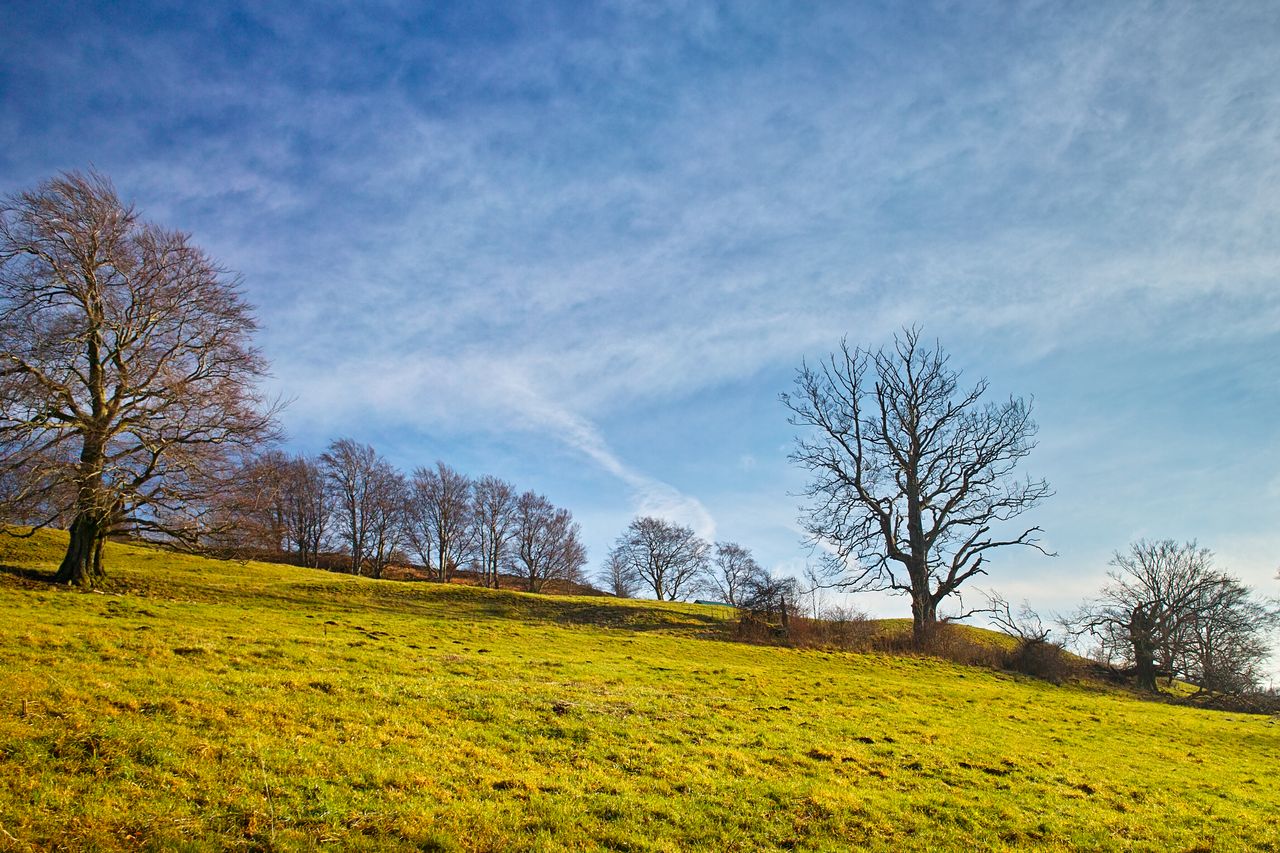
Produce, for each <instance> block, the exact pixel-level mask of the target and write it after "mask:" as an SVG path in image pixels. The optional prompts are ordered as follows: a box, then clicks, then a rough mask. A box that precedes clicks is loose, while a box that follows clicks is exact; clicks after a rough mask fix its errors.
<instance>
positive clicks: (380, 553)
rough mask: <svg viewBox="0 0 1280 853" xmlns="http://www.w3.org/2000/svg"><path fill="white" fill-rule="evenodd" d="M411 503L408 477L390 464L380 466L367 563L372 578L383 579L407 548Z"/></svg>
mask: <svg viewBox="0 0 1280 853" xmlns="http://www.w3.org/2000/svg"><path fill="white" fill-rule="evenodd" d="M408 502H409V486H408V483H407V482H406V481H405V478H404V475H403V474H401V473H400V472H399V471H397V470H396V469H395V468H394V467H392V466H391V465H390V464H389V463H387V462H380V464H379V465H378V466H377V468H376V470H375V472H374V483H373V490H372V500H371V501H370V504H369V533H368V539H367V543H368V547H367V548H366V549H365V559H366V562H367V564H368V566H369V574H370V575H371V576H372V577H375V578H381V577H382V572H383V570H384V569H386V567H387V565H388V564H389V563H390V562H391V561H392V560H394V559H396V557H397V555H401V556H403V555H402V554H401V548H402V547H403V546H404V536H405V533H404V531H405V523H404V518H405V515H406V513H407V511H408V510H407V506H408Z"/></svg>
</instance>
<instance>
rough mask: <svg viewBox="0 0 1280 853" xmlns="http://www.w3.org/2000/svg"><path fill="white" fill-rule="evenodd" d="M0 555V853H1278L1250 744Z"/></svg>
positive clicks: (339, 598)
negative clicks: (96, 589) (1006, 852)
mask: <svg viewBox="0 0 1280 853" xmlns="http://www.w3.org/2000/svg"><path fill="white" fill-rule="evenodd" d="M64 541H65V540H64V539H62V535H61V534H58V533H56V532H51V533H46V534H42V535H40V536H39V537H37V538H35V539H32V540H16V539H12V538H9V537H0V564H3V565H4V566H6V567H7V568H6V569H5V570H4V572H2V573H0V849H10V850H32V849H49V848H59V847H61V848H66V849H74V850H85V849H191V850H202V849H264V850H266V849H310V848H315V847H324V846H332V848H333V849H376V850H382V849H420V850H423V849H425V850H455V849H456V850H520V849H537V850H562V849H568V850H593V849H617V850H687V849H713V850H758V849H771V848H788V849H802V850H809V849H819V850H848V849H851V848H857V847H865V848H871V849H886V850H897V849H904V848H906V849H930V850H935V849H965V848H969V849H973V848H977V849H996V850H999V849H1027V848H1043V849H1089V850H1094V849H1102V850H1106V849H1147V850H1244V849H1249V850H1280V774H1278V773H1277V767H1278V762H1280V725H1277V724H1276V722H1275V721H1274V720H1272V719H1268V718H1266V717H1257V716H1244V715H1237V714H1223V713H1213V712H1207V711H1200V710H1195V709H1191V708H1184V707H1174V706H1168V705H1163V704H1159V703H1151V702H1141V701H1138V700H1136V699H1134V698H1132V697H1130V696H1128V695H1126V694H1124V693H1122V692H1117V691H1112V690H1107V689H1103V688H1100V687H1081V686H1064V687H1054V686H1051V685H1048V684H1044V683H1040V682H1035V681H1031V680H1028V679H1025V678H1022V677H1015V676H1012V675H1006V674H1001V673H996V672H991V671H986V670H981V669H975V668H963V667H958V666H955V665H951V664H947V663H943V662H940V661H935V660H929V659H921V658H909V657H886V656H879V655H864V654H852V653H841V652H824V651H813V650H808V651H798V650H792V649H784V648H772V647H762V646H751V645H745V644H741V643H734V642H727V641H726V640H725V639H724V638H726V637H727V636H728V631H729V626H728V625H727V624H726V623H725V622H724V621H723V620H724V619H725V616H726V612H725V611H724V609H723V608H712V607H699V606H694V605H658V604H655V603H652V602H615V601H612V600H602V599H599V598H579V599H574V598H550V597H541V596H533V595H524V594H519V593H513V592H505V591H503V592H495V591H489V590H482V589H475V588H466V587H445V586H440V585H432V584H423V583H403V582H393V581H370V580H361V579H356V578H350V577H346V576H341V575H332V574H328V573H325V572H318V571H312V570H306V569H297V568H291V567H288V566H279V565H267V564H257V563H243V564H242V563H234V562H216V561H212V560H205V559H202V558H196V557H189V556H182V555H175V554H170V553H165V552H161V551H153V550H149V549H145V548H140V547H132V546H124V545H112V546H110V547H109V548H108V552H107V561H108V571H109V572H110V573H111V576H112V580H111V588H110V589H108V590H107V591H106V593H105V594H98V593H82V592H76V591H71V590H66V589H61V588H53V587H50V586H48V585H47V584H46V583H44V582H43V581H41V580H40V573H42V572H51V571H52V569H53V568H54V567H55V566H56V563H57V560H58V558H59V556H60V546H61V543H62V542H64Z"/></svg>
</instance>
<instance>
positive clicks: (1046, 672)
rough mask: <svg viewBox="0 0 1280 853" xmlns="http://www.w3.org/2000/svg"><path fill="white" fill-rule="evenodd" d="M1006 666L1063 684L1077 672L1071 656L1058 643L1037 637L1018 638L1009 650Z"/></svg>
mask: <svg viewBox="0 0 1280 853" xmlns="http://www.w3.org/2000/svg"><path fill="white" fill-rule="evenodd" d="M1004 667H1005V668H1006V669H1011V670H1013V671H1014V672H1020V673H1022V674H1023V675H1029V676H1031V677H1032V678H1040V679H1043V680H1044V681H1048V682H1050V683H1052V684H1061V683H1062V682H1064V681H1066V680H1067V679H1068V678H1070V677H1071V676H1072V675H1074V674H1075V666H1074V665H1073V663H1072V661H1071V656H1070V655H1068V654H1067V652H1066V650H1065V649H1063V648H1062V646H1060V645H1058V644H1057V643H1054V642H1051V641H1049V640H1042V639H1039V638H1037V637H1030V638H1023V639H1020V640H1018V645H1017V647H1015V648H1014V649H1013V651H1011V652H1008V653H1007V655H1006V657H1005V661H1004Z"/></svg>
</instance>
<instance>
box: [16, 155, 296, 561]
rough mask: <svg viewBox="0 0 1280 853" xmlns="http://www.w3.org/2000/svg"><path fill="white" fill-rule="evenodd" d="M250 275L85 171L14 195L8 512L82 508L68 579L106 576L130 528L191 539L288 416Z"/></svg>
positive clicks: (39, 517) (46, 520) (74, 514)
mask: <svg viewBox="0 0 1280 853" xmlns="http://www.w3.org/2000/svg"><path fill="white" fill-rule="evenodd" d="M255 328H256V327H255V323H254V319H253V314H252V311H251V309H250V307H249V305H248V304H246V303H245V301H244V299H243V297H242V295H241V292H240V288H239V282H238V280H237V279H236V278H235V277H234V276H232V275H230V274H229V273H228V272H227V271H226V270H224V269H222V268H221V267H219V266H218V264H217V263H216V262H215V261H213V260H212V259H211V258H210V257H209V256H208V255H207V254H205V252H204V251H202V250H201V249H199V248H197V247H196V246H193V245H192V244H191V242H190V238H189V237H188V236H187V235H186V234H183V233H181V232H178V231H169V230H166V229H164V228H161V227H159V226H157V225H153V224H150V223H147V222H144V221H143V220H142V219H141V217H140V216H139V214H138V213H137V211H136V210H135V209H134V208H133V207H132V206H129V205H126V204H124V203H122V202H121V200H120V198H119V197H118V196H117V194H116V191H115V189H114V188H113V187H112V185H111V182H110V181H109V180H108V179H107V178H105V177H104V176H102V175H100V174H97V173H94V172H90V173H89V174H87V175H86V174H81V173H77V172H70V173H65V174H63V175H61V176H60V177H57V178H54V179H52V180H48V181H45V182H44V183H42V184H40V185H39V186H37V187H36V188H35V189H34V190H31V191H29V192H24V193H20V194H17V195H14V196H10V197H8V198H7V199H4V200H3V202H0V471H2V473H3V482H4V484H5V489H4V491H3V499H4V501H5V505H4V506H3V507H0V510H2V511H3V517H4V518H6V519H9V520H13V519H21V520H23V521H27V522H30V523H31V524H33V525H34V526H37V527H38V526H43V525H47V524H51V523H57V522H60V521H62V520H64V519H67V520H69V521H70V526H71V530H70V533H71V535H70V541H69V543H68V546H67V551H66V554H65V556H64V557H63V560H62V563H61V565H60V566H59V567H58V572H57V575H56V579H57V580H58V581H60V582H67V583H73V584H77V585H82V586H94V585H96V584H97V583H98V582H99V581H100V580H101V579H102V578H103V577H104V571H103V565H102V545H103V542H104V541H105V539H106V537H107V536H108V535H109V534H111V533H113V532H117V531H122V530H126V529H127V530H128V531H130V532H133V533H141V534H147V533H152V534H156V535H158V536H160V537H162V538H166V539H169V540H171V541H178V542H186V543H190V542H192V541H193V540H194V539H196V538H198V537H199V536H202V535H205V534H207V533H208V531H209V524H208V518H207V517H206V515H207V513H208V512H209V507H210V506H211V502H210V501H208V500H207V498H208V496H209V495H212V494H216V493H217V492H218V491H219V490H220V489H222V488H223V487H224V485H225V483H226V482H227V481H228V480H229V479H230V478H232V477H233V476H234V474H235V473H236V470H237V465H236V459H237V456H239V455H242V454H244V453H247V452H251V451H252V450H253V449H255V448H256V447H257V446H259V445H260V444H261V443H262V442H263V441H265V440H266V439H268V438H269V437H270V436H271V434H272V433H273V431H274V415H275V411H274V409H273V408H272V407H269V406H266V405H264V401H263V399H262V397H261V396H260V395H259V394H258V392H257V391H256V390H255V386H256V383H257V382H258V380H260V379H261V378H262V377H263V376H264V375H265V372H266V362H265V361H264V360H263V358H262V356H261V355H260V354H259V353H258V351H257V350H256V349H255V348H254V347H253V345H252V342H251V338H252V335H253V332H254V330H255Z"/></svg>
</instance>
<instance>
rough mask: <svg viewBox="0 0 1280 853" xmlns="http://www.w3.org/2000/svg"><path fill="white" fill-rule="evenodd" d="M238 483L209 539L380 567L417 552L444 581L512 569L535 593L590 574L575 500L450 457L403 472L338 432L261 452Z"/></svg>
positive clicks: (374, 573) (367, 569)
mask: <svg viewBox="0 0 1280 853" xmlns="http://www.w3.org/2000/svg"><path fill="white" fill-rule="evenodd" d="M235 485H236V487H235V488H232V489H230V490H228V491H226V492H224V493H222V494H221V495H219V496H217V498H216V499H215V505H214V506H212V507H210V512H209V513H208V515H209V516H210V517H211V518H212V519H213V520H214V523H213V524H211V525H210V526H209V529H208V532H207V535H206V538H205V541H204V543H203V544H204V545H205V546H206V547H216V548H221V549H224V550H233V551H239V552H242V553H244V552H248V553H255V554H259V555H260V554H262V553H263V552H266V553H273V554H282V555H288V556H289V557H290V558H291V562H295V563H297V564H298V565H302V566H311V567H316V566H320V565H321V563H322V560H324V559H325V558H326V557H327V558H332V557H333V556H334V555H335V553H336V554H340V555H341V556H342V560H343V567H344V568H345V570H346V571H349V572H350V573H352V574H355V575H365V576H368V577H373V578H381V577H382V576H383V573H384V571H385V570H386V568H387V567H388V566H389V565H391V564H408V563H414V564H416V565H418V566H420V567H421V568H423V569H424V570H426V572H427V573H428V575H429V576H430V577H431V578H433V579H435V580H439V581H449V580H451V579H452V578H453V576H454V575H455V574H456V573H457V572H459V571H469V572H473V573H474V574H475V576H476V579H477V581H478V582H479V583H480V584H481V585H483V586H489V587H493V588H497V587H498V586H499V585H500V584H501V579H502V577H503V576H507V577H511V578H517V579H519V581H520V583H521V585H522V586H523V587H524V588H525V589H527V590H529V591H530V592H538V591H540V590H542V589H543V588H544V587H545V586H546V585H547V583H548V582H551V581H562V582H571V583H578V584H581V583H584V582H585V575H584V571H583V570H584V567H585V565H586V562H587V553H586V548H585V547H584V546H583V544H582V538H581V528H580V526H579V525H578V523H577V522H576V521H574V520H573V516H572V514H571V513H570V512H569V510H567V509H563V508H561V507H557V506H555V505H554V504H553V503H552V502H551V501H550V500H548V499H547V498H546V497H545V496H543V495H540V494H537V493H536V492H533V491H529V490H526V491H520V490H519V489H517V488H516V486H514V485H513V484H511V483H509V482H507V481H506V480H503V479H501V478H498V477H494V476H489V475H486V476H482V477H478V478H471V477H468V476H467V475H466V474H463V473H462V472H460V471H457V470H456V469H454V468H452V467H451V466H449V465H447V464H446V463H444V462H436V463H435V465H432V466H420V467H417V468H415V469H414V470H413V471H412V472H411V473H409V474H405V473H403V472H401V471H400V470H398V469H397V468H396V467H395V466H394V465H392V464H391V463H390V462H389V461H388V460H387V459H385V458H384V457H383V456H382V455H380V454H379V453H378V452H377V451H376V450H375V449H374V448H373V447H371V446H370V445H367V444H362V443H360V442H357V441H355V440H353V439H350V438H340V439H337V440H335V441H333V442H331V443H330V444H329V446H328V448H327V449H326V450H325V451H324V452H323V453H320V454H318V455H316V456H307V455H294V456H289V455H286V454H285V453H282V452H280V451H274V450H273V451H269V452H267V453H263V454H260V455H258V456H255V457H253V458H251V459H249V460H248V461H246V462H245V463H244V465H243V466H242V468H241V470H240V472H239V475H238V477H237V478H236V481H235Z"/></svg>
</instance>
